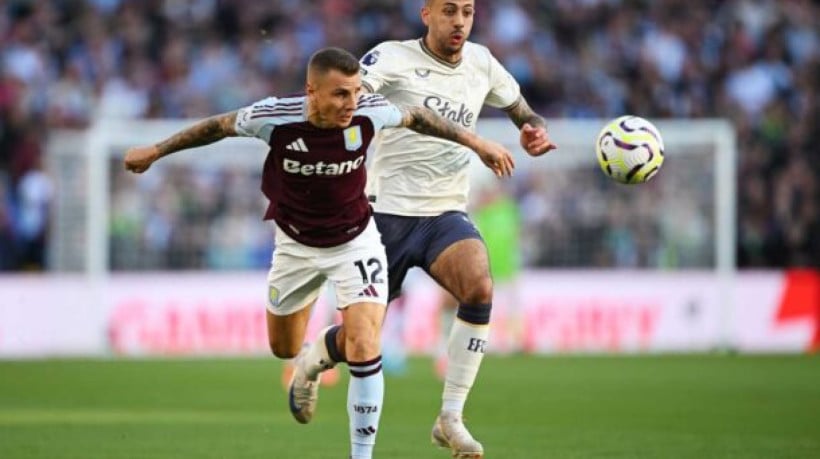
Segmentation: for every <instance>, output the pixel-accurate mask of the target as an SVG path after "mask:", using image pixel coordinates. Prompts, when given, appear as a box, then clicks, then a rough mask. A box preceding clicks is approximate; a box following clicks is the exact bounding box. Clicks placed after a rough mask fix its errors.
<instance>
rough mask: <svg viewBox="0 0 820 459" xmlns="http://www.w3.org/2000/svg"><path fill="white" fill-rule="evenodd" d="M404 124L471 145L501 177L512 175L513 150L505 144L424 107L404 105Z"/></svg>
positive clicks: (403, 125) (429, 133) (466, 145)
mask: <svg viewBox="0 0 820 459" xmlns="http://www.w3.org/2000/svg"><path fill="white" fill-rule="evenodd" d="M402 127H406V128H408V129H412V130H414V131H416V132H418V133H420V134H426V135H432V136H434V137H440V138H442V139H447V140H451V141H453V142H457V143H460V144H461V145H464V146H465V147H468V148H470V149H472V150H473V151H475V152H476V153H477V154H478V157H479V158H481V161H482V162H483V163H484V165H485V166H487V167H489V168H490V169H491V170H492V171H493V172H494V173H495V175H497V176H499V177H504V176H510V175H512V171H513V168H515V163H514V162H513V158H512V154H511V153H510V152H509V151H508V150H507V149H506V148H504V146H502V145H501V144H499V143H496V142H492V141H490V140H487V139H484V138H482V137H480V136H478V135H476V134H474V133H472V132H470V131H468V130H467V129H464V128H463V127H461V126H459V125H457V124H455V123H453V122H451V121H449V120H447V119H446V118H442V117H441V116H439V115H437V114H435V113H434V112H433V111H432V110H429V109H426V108H424V107H404V108H402Z"/></svg>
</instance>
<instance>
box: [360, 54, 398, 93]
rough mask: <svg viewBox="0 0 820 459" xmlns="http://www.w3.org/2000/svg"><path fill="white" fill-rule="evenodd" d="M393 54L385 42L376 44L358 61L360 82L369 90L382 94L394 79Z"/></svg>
mask: <svg viewBox="0 0 820 459" xmlns="http://www.w3.org/2000/svg"><path fill="white" fill-rule="evenodd" d="M393 61H395V56H394V55H393V53H392V52H391V50H390V46H389V44H388V43H387V42H385V43H381V44H379V45H377V46H376V47H375V48H373V49H371V50H370V51H368V52H367V54H365V55H364V56H363V57H362V59H361V60H360V61H359V63H360V64H361V74H362V84H363V85H364V87H365V88H367V90H368V91H370V92H379V93H382V94H384V92H385V91H384V90H385V89H387V88H389V87H390V86H391V85H392V84H393V82H394V81H395V80H396V76H395V71H394V70H391V69H394V68H395V64H394V63H393Z"/></svg>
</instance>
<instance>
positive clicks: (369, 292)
mask: <svg viewBox="0 0 820 459" xmlns="http://www.w3.org/2000/svg"><path fill="white" fill-rule="evenodd" d="M359 296H360V297H362V296H366V297H369V298H377V297H378V296H379V292H377V291H376V287H373V284H370V285H368V286H367V287H365V289H364V290H362V291H361V293H359Z"/></svg>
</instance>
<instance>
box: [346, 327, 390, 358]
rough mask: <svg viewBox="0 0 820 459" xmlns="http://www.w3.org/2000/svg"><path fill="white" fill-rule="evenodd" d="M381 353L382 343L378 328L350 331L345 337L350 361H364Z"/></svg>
mask: <svg viewBox="0 0 820 459" xmlns="http://www.w3.org/2000/svg"><path fill="white" fill-rule="evenodd" d="M380 353H381V343H380V341H379V334H378V331H377V330H367V331H362V332H359V333H356V334H355V335H354V334H351V333H348V334H347V336H346V337H345V354H346V356H347V359H348V360H349V361H357V362H362V361H365V360H370V359H373V358H375V357H377V356H378V355H379V354H380Z"/></svg>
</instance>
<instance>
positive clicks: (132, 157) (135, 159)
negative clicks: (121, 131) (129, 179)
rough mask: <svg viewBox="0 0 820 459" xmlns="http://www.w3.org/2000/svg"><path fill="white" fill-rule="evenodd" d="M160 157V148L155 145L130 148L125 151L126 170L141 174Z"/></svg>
mask: <svg viewBox="0 0 820 459" xmlns="http://www.w3.org/2000/svg"><path fill="white" fill-rule="evenodd" d="M158 159H159V149H158V148H157V147H156V146H155V145H151V146H149V147H134V148H129V149H128V151H127V152H125V170H128V171H131V172H134V173H137V174H141V173H143V172H145V171H146V170H148V168H149V167H151V164H153V163H154V161H156V160H158Z"/></svg>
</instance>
